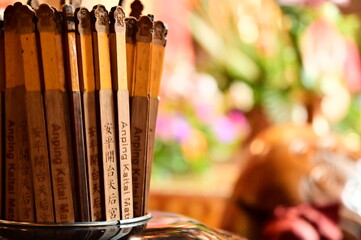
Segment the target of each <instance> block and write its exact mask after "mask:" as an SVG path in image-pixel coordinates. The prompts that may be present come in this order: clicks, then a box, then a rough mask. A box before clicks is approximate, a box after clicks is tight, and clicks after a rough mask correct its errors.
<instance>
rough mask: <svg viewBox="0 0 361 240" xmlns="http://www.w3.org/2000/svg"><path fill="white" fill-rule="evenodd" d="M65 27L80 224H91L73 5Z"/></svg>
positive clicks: (66, 14)
mask: <svg viewBox="0 0 361 240" xmlns="http://www.w3.org/2000/svg"><path fill="white" fill-rule="evenodd" d="M63 28H64V30H65V31H63V32H64V47H65V48H64V52H65V65H66V66H65V68H66V70H67V78H68V86H69V87H68V89H69V90H70V92H71V97H70V98H71V107H70V109H71V116H72V118H71V123H72V130H73V132H72V133H73V134H72V136H73V141H74V145H73V149H74V159H75V178H76V183H75V184H76V193H77V199H78V203H77V208H78V216H79V221H83V222H88V221H90V219H91V217H90V202H89V188H88V174H87V161H86V154H85V140H84V136H85V135H84V119H83V106H82V100H81V94H80V86H79V70H78V56H77V47H76V35H75V18H74V12H73V9H72V7H71V6H70V5H65V6H64V7H63Z"/></svg>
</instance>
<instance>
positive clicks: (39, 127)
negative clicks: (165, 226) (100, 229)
mask: <svg viewBox="0 0 361 240" xmlns="http://www.w3.org/2000/svg"><path fill="white" fill-rule="evenodd" d="M0 29H1V30H0V106H1V108H0V126H1V127H0V136H1V138H0V148H1V149H0V152H1V154H0V162H1V164H0V167H1V171H0V173H1V176H0V181H1V183H0V191H1V198H0V201H1V202H0V204H1V206H2V207H1V209H0V210H1V212H0V216H1V219H6V220H14V221H25V222H38V223H65V222H66V223H71V222H89V221H113V220H120V219H129V218H133V217H139V216H143V215H145V214H147V212H148V201H147V199H148V193H149V182H150V173H151V165H152V160H153V152H154V138H155V136H154V132H155V123H156V118H157V111H158V102H159V100H158V98H159V97H158V95H159V87H160V80H161V72H162V65H163V56H164V48H165V44H166V34H167V29H166V26H165V25H164V24H163V23H162V22H161V21H156V22H154V21H153V19H152V16H150V17H149V16H140V17H139V19H136V18H134V17H129V18H125V14H124V12H123V10H122V8H121V7H120V6H117V7H114V8H112V9H111V11H110V12H109V13H108V12H107V10H106V9H105V7H104V6H102V5H97V6H95V7H94V8H93V9H92V10H91V11H89V10H88V9H86V8H79V9H76V10H75V11H73V9H72V7H71V6H67V5H65V6H64V7H63V9H62V11H59V10H57V9H55V8H52V7H50V6H49V5H46V4H42V5H40V6H39V7H38V8H37V9H32V8H30V7H29V6H27V5H22V4H21V3H16V4H14V5H13V6H8V7H7V8H6V10H5V13H4V21H3V22H2V21H0Z"/></svg>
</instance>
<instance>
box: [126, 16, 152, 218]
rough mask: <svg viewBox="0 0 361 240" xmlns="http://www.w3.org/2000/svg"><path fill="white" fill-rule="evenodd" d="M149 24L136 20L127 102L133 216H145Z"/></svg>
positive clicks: (143, 17)
mask: <svg viewBox="0 0 361 240" xmlns="http://www.w3.org/2000/svg"><path fill="white" fill-rule="evenodd" d="M152 36H153V22H152V21H151V19H150V18H149V17H147V16H142V17H141V18H140V19H139V21H138V32H137V36H136V40H137V42H136V59H135V67H134V83H133V96H132V99H131V106H132V109H131V142H132V145H131V147H132V172H133V174H132V175H133V204H134V216H135V217H139V216H143V215H144V214H145V211H144V210H145V209H144V201H145V197H146V196H145V189H146V187H145V186H146V185H147V183H146V182H145V181H146V176H145V174H146V166H147V141H148V121H149V120H148V117H149V97H148V85H149V81H150V66H151V51H152Z"/></svg>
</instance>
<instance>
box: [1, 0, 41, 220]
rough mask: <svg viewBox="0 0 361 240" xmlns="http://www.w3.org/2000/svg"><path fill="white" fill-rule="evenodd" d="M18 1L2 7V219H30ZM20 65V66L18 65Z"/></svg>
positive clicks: (29, 177)
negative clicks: (3, 212)
mask: <svg viewBox="0 0 361 240" xmlns="http://www.w3.org/2000/svg"><path fill="white" fill-rule="evenodd" d="M20 6H21V4H16V5H15V6H14V7H12V6H9V7H8V8H7V9H6V10H5V19H4V20H5V23H4V32H5V36H4V41H5V61H6V64H5V67H6V84H5V85H6V90H5V116H6V122H5V124H6V127H5V134H6V149H5V151H6V181H5V185H6V187H5V191H6V197H5V201H6V203H5V207H6V211H5V218H6V219H8V220H19V221H20V220H21V221H30V222H32V221H34V208H33V186H32V177H31V163H30V161H29V144H28V138H27V124H26V112H25V111H26V109H25V97H24V96H25V87H24V72H23V69H22V67H21V66H22V65H23V63H22V57H21V48H20V47H19V46H20V38H19V35H18V33H17V31H16V23H17V19H16V12H17V10H18V9H19V7H20ZM19 66H20V68H19Z"/></svg>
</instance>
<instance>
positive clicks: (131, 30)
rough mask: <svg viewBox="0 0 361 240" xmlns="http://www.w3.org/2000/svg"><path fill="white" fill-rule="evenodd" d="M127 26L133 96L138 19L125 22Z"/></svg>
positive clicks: (128, 67) (129, 84)
mask: <svg viewBox="0 0 361 240" xmlns="http://www.w3.org/2000/svg"><path fill="white" fill-rule="evenodd" d="M125 24H126V55H127V79H128V91H129V94H130V95H133V83H134V65H135V57H136V55H135V54H136V52H135V41H136V40H135V37H136V34H137V31H138V27H137V19H135V18H134V17H129V18H127V19H126V20H125Z"/></svg>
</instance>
